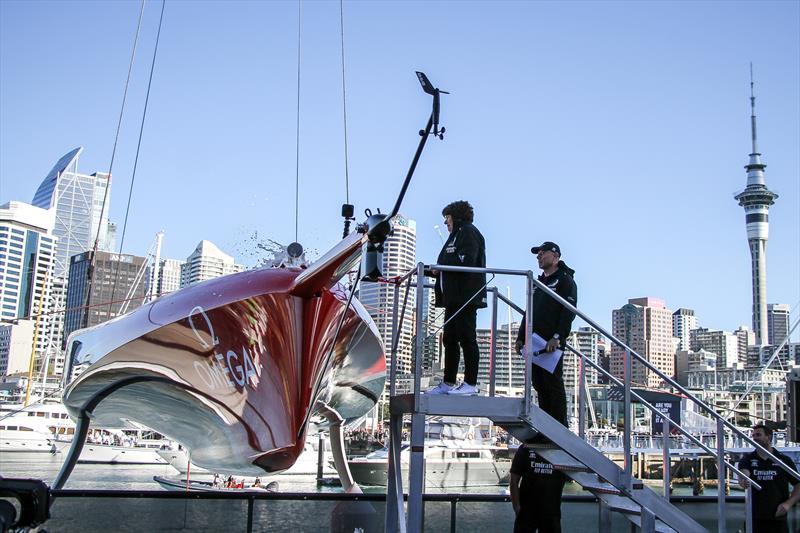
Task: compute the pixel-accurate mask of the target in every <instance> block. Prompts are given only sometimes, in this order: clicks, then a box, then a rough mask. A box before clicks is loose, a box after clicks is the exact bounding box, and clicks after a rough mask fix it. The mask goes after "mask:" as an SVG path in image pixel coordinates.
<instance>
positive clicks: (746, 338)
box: [733, 326, 757, 367]
mask: <svg viewBox="0 0 800 533" xmlns="http://www.w3.org/2000/svg"><path fill="white" fill-rule="evenodd" d="M733 334H734V335H736V338H737V339H739V364H740V365H741V366H743V367H744V366H754V365H755V364H756V362H757V361H755V360H754V361H750V360H749V359H748V355H747V349H748V346H753V345H754V344H755V343H756V334H755V333H754V332H753V331H752V330H751V329H750V328H748V327H747V326H739V327H738V328H737V329H736V330H735V331H734V332H733Z"/></svg>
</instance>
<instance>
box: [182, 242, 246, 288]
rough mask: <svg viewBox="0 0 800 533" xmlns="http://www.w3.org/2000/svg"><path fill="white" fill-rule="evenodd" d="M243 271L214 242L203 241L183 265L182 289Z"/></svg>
mask: <svg viewBox="0 0 800 533" xmlns="http://www.w3.org/2000/svg"><path fill="white" fill-rule="evenodd" d="M242 270H244V267H243V266H242V265H237V264H236V263H234V262H233V257H231V256H229V255H228V254H226V253H224V252H223V251H222V250H220V249H219V248H217V246H216V245H215V244H214V243H213V242H211V241H206V240H203V241H200V244H198V245H197V248H195V249H194V252H192V254H191V255H190V256H189V257H187V258H186V262H185V263H184V264H183V265H181V287H186V286H187V285H191V284H192V283H198V282H201V281H206V280H208V279H213V278H218V277H220V276H226V275H228V274H235V273H236V272H241V271H242Z"/></svg>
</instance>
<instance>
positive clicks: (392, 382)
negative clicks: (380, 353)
mask: <svg viewBox="0 0 800 533" xmlns="http://www.w3.org/2000/svg"><path fill="white" fill-rule="evenodd" d="M399 303H400V284H399V283H396V284H395V286H394V304H393V305H392V353H391V356H392V364H391V366H390V367H389V397H390V398H391V397H392V396H394V395H395V394H397V346H398V345H399V344H400V343H399V342H398V340H399V337H400V331H399V330H400V328H399V327H398V326H399V325H398V323H397V320H398V313H399V310H398V304H399Z"/></svg>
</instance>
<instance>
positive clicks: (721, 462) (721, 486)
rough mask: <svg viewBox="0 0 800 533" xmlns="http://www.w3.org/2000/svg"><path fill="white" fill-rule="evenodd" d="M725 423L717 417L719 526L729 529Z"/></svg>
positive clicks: (722, 530) (720, 528)
mask: <svg viewBox="0 0 800 533" xmlns="http://www.w3.org/2000/svg"><path fill="white" fill-rule="evenodd" d="M725 518H726V516H725V424H724V423H723V422H722V418H717V528H718V531H719V533H725V532H726V531H727V528H726V523H725Z"/></svg>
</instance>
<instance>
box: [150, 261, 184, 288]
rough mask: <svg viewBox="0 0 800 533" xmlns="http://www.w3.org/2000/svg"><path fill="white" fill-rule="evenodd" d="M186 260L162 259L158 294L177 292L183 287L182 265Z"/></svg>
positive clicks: (157, 286) (157, 285)
mask: <svg viewBox="0 0 800 533" xmlns="http://www.w3.org/2000/svg"><path fill="white" fill-rule="evenodd" d="M184 264H185V262H184V261H179V260H178V259H162V260H161V261H160V265H159V275H158V282H157V284H156V296H161V295H162V294H167V293H170V292H175V291H177V290H178V289H180V288H181V267H183V265H184Z"/></svg>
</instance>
